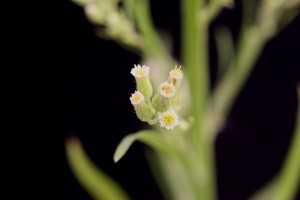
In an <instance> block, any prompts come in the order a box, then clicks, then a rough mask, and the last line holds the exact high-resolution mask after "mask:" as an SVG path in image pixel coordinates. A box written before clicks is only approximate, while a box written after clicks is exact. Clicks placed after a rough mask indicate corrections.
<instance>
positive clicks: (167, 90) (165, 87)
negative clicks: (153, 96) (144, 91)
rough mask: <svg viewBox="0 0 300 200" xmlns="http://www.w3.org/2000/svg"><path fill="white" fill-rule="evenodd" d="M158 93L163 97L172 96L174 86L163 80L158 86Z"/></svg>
mask: <svg viewBox="0 0 300 200" xmlns="http://www.w3.org/2000/svg"><path fill="white" fill-rule="evenodd" d="M159 93H160V94H161V96H163V97H165V98H172V97H174V96H175V87H174V85H172V84H171V83H168V82H164V83H162V84H160V86H159Z"/></svg>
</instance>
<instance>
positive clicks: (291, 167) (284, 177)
mask: <svg viewBox="0 0 300 200" xmlns="http://www.w3.org/2000/svg"><path fill="white" fill-rule="evenodd" d="M295 125H296V127H295V132H294V135H293V137H292V138H291V142H290V147H289V150H288V153H287V156H286V158H285V161H284V163H283V166H282V169H281V170H280V172H279V175H278V176H277V177H276V178H275V180H274V181H272V182H270V183H269V184H268V185H267V186H265V187H264V188H263V189H261V190H260V191H259V192H258V193H256V194H255V195H254V196H253V197H252V198H250V200H293V199H294V197H295V195H296V193H297V190H298V188H299V184H300V85H299V86H298V113H297V116H296V123H295Z"/></svg>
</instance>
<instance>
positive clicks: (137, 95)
mask: <svg viewBox="0 0 300 200" xmlns="http://www.w3.org/2000/svg"><path fill="white" fill-rule="evenodd" d="M144 99H145V98H144V95H143V94H142V93H141V92H140V91H135V92H134V93H133V94H131V97H130V101H131V104H132V105H134V106H136V105H140V104H141V103H143V102H144Z"/></svg>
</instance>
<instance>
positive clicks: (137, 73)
mask: <svg viewBox="0 0 300 200" xmlns="http://www.w3.org/2000/svg"><path fill="white" fill-rule="evenodd" d="M149 72H150V67H148V66H146V65H143V66H141V65H134V68H132V69H131V72H130V73H131V74H132V75H133V76H134V77H135V78H142V77H144V76H148V75H149Z"/></svg>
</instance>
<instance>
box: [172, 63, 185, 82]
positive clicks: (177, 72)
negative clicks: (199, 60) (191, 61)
mask: <svg viewBox="0 0 300 200" xmlns="http://www.w3.org/2000/svg"><path fill="white" fill-rule="evenodd" d="M182 78H183V72H182V71H181V66H179V67H177V65H175V69H172V70H171V71H170V79H176V80H182Z"/></svg>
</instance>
